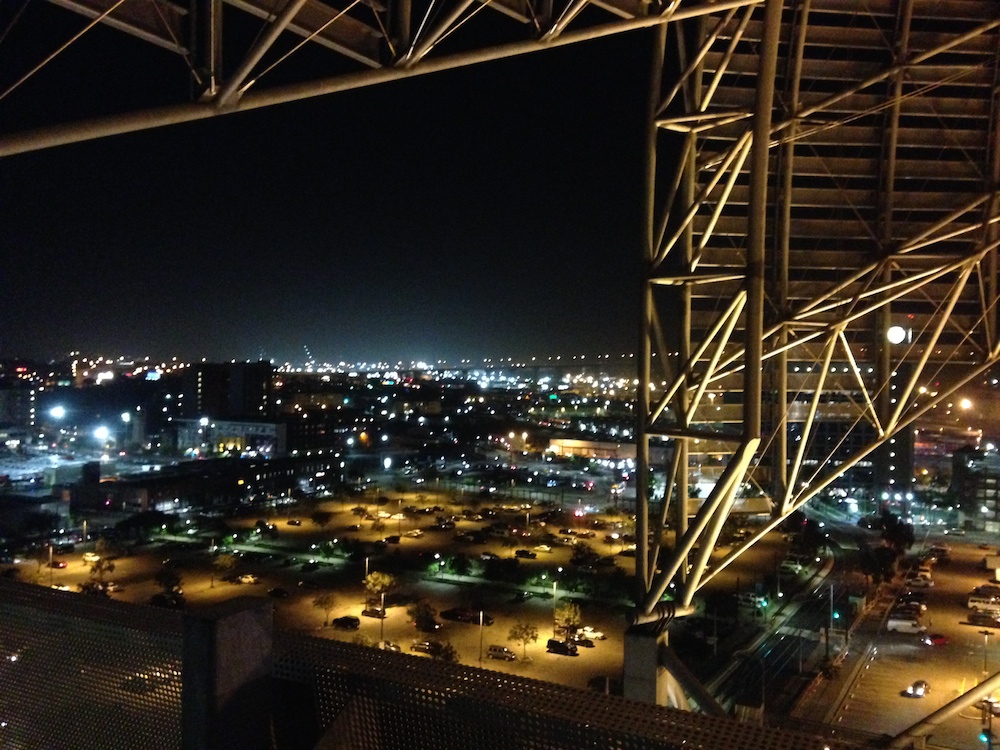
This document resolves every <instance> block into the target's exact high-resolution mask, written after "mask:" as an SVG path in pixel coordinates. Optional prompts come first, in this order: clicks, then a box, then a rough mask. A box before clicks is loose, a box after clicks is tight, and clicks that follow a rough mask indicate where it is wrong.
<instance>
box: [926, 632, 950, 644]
mask: <svg viewBox="0 0 1000 750" xmlns="http://www.w3.org/2000/svg"><path fill="white" fill-rule="evenodd" d="M949 640H950V639H949V638H948V636H946V635H942V634H941V633H931V634H929V635H928V634H924V635H922V636H920V642H921V643H923V644H924V645H925V646H944V645H946V644H947V643H948V641H949Z"/></svg>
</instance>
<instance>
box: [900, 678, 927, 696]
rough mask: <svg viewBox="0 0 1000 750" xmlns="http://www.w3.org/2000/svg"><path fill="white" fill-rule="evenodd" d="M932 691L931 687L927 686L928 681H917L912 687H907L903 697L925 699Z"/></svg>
mask: <svg viewBox="0 0 1000 750" xmlns="http://www.w3.org/2000/svg"><path fill="white" fill-rule="evenodd" d="M930 690H931V686H930V685H928V684H927V680H917V681H916V682H914V683H913V684H912V685H908V686H907V688H906V690H904V691H903V695H905V696H906V697H907V698H923V697H924V696H925V695H927V693H929V692H930Z"/></svg>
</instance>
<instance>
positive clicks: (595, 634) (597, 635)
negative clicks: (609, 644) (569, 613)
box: [580, 625, 607, 641]
mask: <svg viewBox="0 0 1000 750" xmlns="http://www.w3.org/2000/svg"><path fill="white" fill-rule="evenodd" d="M580 635H582V636H583V637H584V638H589V639H590V640H592V641H603V640H606V639H607V636H606V635H604V633H602V632H601V631H600V630H594V629H593V628H592V627H590V625H584V626H583V627H582V628H580Z"/></svg>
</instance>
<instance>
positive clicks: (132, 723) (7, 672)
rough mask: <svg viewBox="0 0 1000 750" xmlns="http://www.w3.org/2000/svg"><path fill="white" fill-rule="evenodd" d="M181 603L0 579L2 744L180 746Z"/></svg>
mask: <svg viewBox="0 0 1000 750" xmlns="http://www.w3.org/2000/svg"><path fill="white" fill-rule="evenodd" d="M180 624H181V619H180V615H179V614H177V613H175V612H169V611H159V610H155V609H153V608H150V607H140V606H134V605H127V604H122V603H120V602H113V601H108V600H99V599H94V598H91V597H88V596H84V595H82V594H74V593H67V592H61V591H52V590H51V589H45V588H41V587H38V586H31V585H27V584H18V583H13V582H8V581H3V582H0V655H2V661H0V747H2V748H4V749H5V750H6V749H8V748H10V749H13V748H48V749H50V750H55V749H58V750H75V749H76V748H80V749H81V750H83V749H91V748H93V749H95V750H98V749H99V750H107V749H108V748H135V749H136V750H140V749H145V748H149V749H150V750H154V749H155V750H159V749H160V748H178V747H180V737H181V734H180V727H181V627H180Z"/></svg>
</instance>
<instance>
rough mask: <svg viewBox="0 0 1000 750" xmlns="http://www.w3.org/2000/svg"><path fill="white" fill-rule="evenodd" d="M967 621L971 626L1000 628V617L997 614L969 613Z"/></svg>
mask: <svg viewBox="0 0 1000 750" xmlns="http://www.w3.org/2000/svg"><path fill="white" fill-rule="evenodd" d="M965 621H966V622H967V623H968V624H969V625H982V626H985V627H987V628H1000V615H998V614H997V613H995V612H969V614H968V616H967V617H966V618H965Z"/></svg>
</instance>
